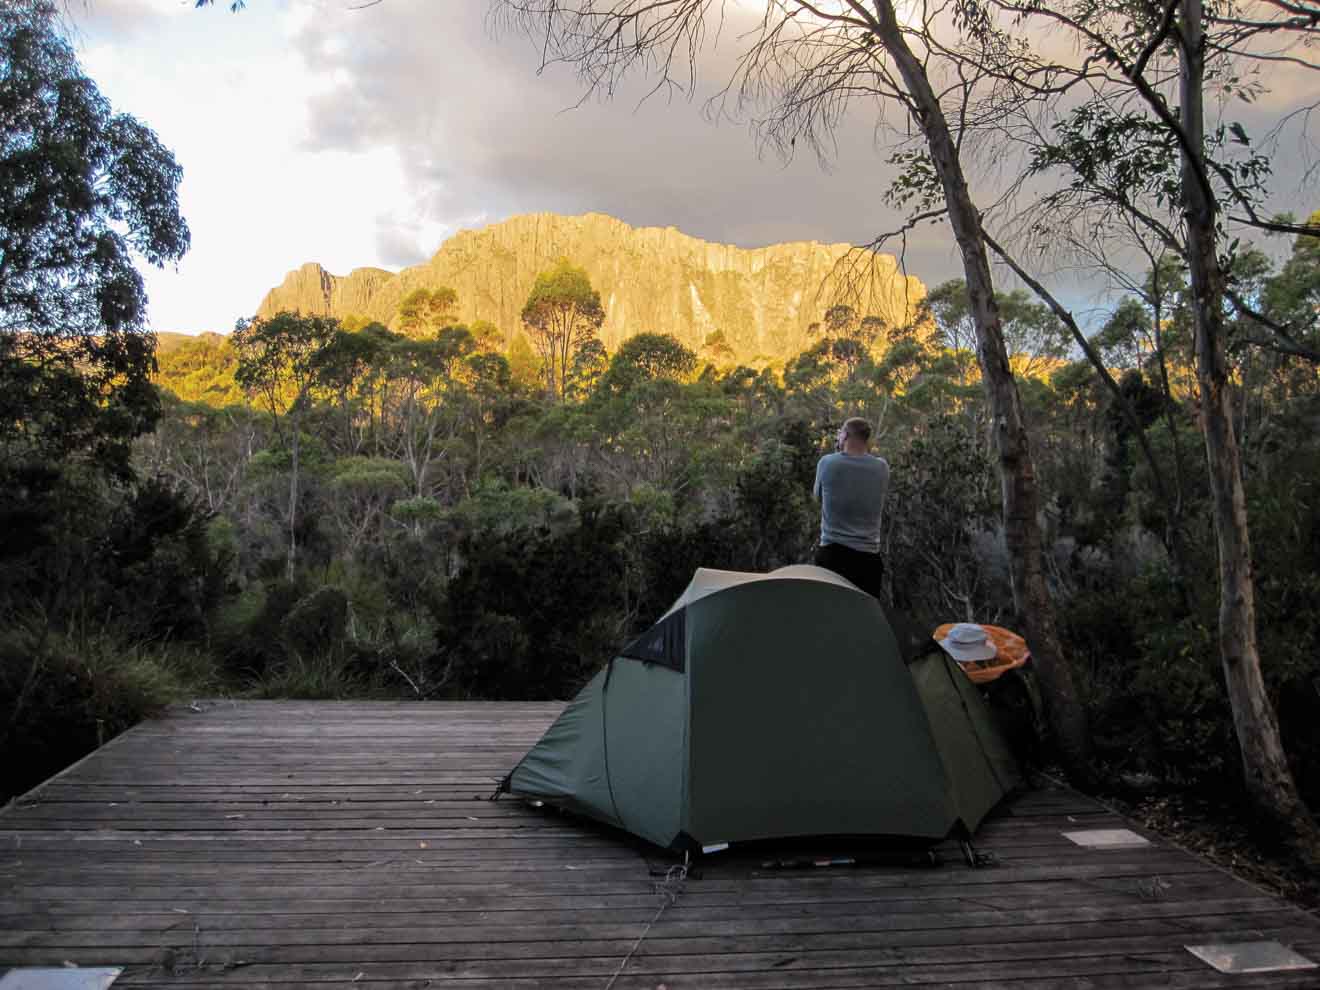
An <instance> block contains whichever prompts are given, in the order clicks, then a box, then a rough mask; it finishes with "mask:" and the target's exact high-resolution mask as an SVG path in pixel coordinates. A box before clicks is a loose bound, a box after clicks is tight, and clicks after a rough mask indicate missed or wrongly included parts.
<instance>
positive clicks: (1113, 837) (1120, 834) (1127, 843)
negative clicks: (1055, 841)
mask: <svg viewBox="0 0 1320 990" xmlns="http://www.w3.org/2000/svg"><path fill="white" fill-rule="evenodd" d="M1063 837H1064V838H1065V839H1067V840H1068V841H1069V842H1072V843H1074V844H1076V845H1079V846H1082V847H1083V848H1085V849H1135V848H1136V847H1138V846H1148V845H1150V840H1149V839H1145V838H1142V837H1141V836H1140V835H1137V833H1136V832H1134V831H1132V830H1131V829H1129V828H1090V829H1085V830H1084V831H1081V832H1064V833H1063Z"/></svg>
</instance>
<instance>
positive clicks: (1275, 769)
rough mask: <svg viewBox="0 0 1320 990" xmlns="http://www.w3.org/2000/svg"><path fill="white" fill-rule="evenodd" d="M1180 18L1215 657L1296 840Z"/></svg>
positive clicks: (1257, 772) (1212, 210)
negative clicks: (1263, 647) (1211, 524)
mask: <svg viewBox="0 0 1320 990" xmlns="http://www.w3.org/2000/svg"><path fill="white" fill-rule="evenodd" d="M1182 12H1183V40H1182V45H1181V46H1180V48H1179V59H1180V63H1181V79H1180V83H1181V94H1180V96H1181V104H1182V125H1183V128H1184V130H1185V136H1186V138H1187V142H1186V145H1185V146H1184V148H1183V174H1182V185H1183V211H1184V216H1185V219H1186V224H1187V263H1188V267H1189V269H1190V271H1191V281H1192V310H1193V314H1194V318H1195V329H1196V372H1197V380H1198V383H1199V385H1200V391H1201V395H1200V416H1201V430H1202V432H1203V433H1204V435H1205V454H1206V462H1207V465H1208V467H1209V471H1210V491H1211V498H1212V502H1213V511H1214V520H1215V537H1216V540H1217V543H1218V551H1219V656H1220V661H1221V662H1222V664H1223V668H1224V679H1225V681H1226V682H1227V684H1228V697H1229V702H1230V704H1231V705H1232V708H1233V725H1234V728H1235V729H1236V730H1237V738H1238V748H1239V750H1240V752H1241V755H1242V767H1243V777H1244V780H1245V782H1246V788H1247V792H1248V794H1249V795H1250V796H1251V799H1252V800H1253V801H1254V802H1255V804H1256V806H1257V807H1258V808H1259V809H1260V811H1262V812H1263V813H1264V814H1265V815H1266V816H1267V817H1268V818H1270V819H1271V820H1272V821H1273V823H1274V824H1276V825H1278V826H1280V827H1281V828H1283V829H1284V830H1285V834H1290V835H1293V836H1297V835H1299V834H1303V833H1306V832H1308V831H1310V830H1312V829H1313V827H1314V826H1313V823H1312V822H1311V820H1310V816H1309V814H1308V813H1307V810H1306V806H1305V805H1304V804H1303V803H1302V800H1301V797H1300V796H1299V795H1298V793H1297V787H1296V784H1294V782H1293V777H1292V772H1291V771H1290V769H1289V767H1288V761H1287V758H1286V757H1285V756H1284V752H1283V743H1282V741H1281V740H1280V739H1279V728H1278V723H1277V722H1276V720H1275V717H1274V708H1273V706H1272V705H1271V704H1270V700H1269V696H1268V695H1267V694H1266V691H1265V681H1264V678H1263V677H1262V676H1261V669H1260V654H1259V651H1258V649H1257V644H1256V603H1255V587H1254V581H1253V578H1252V572H1251V537H1250V533H1249V531H1248V528H1247V500H1246V493H1245V491H1244V489H1243V485H1242V464H1241V458H1240V456H1239V450H1238V444H1237V438H1236V436H1235V435H1234V429H1233V402H1232V392H1231V390H1230V388H1229V382H1228V362H1227V357H1226V355H1225V351H1224V327H1223V299H1224V272H1223V269H1222V268H1221V266H1220V264H1219V258H1218V255H1217V254H1216V245H1215V214H1216V212H1217V210H1218V206H1217V204H1216V203H1215V202H1214V200H1213V199H1212V198H1211V196H1210V193H1209V190H1207V189H1206V187H1205V185H1204V183H1203V176H1205V174H1206V173H1205V161H1204V151H1203V149H1204V114H1205V110H1204V104H1203V99H1202V90H1203V76H1204V69H1205V62H1204V60H1205V55H1204V51H1203V48H1202V44H1203V38H1202V29H1201V0H1182Z"/></svg>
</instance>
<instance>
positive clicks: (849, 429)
mask: <svg viewBox="0 0 1320 990" xmlns="http://www.w3.org/2000/svg"><path fill="white" fill-rule="evenodd" d="M843 432H844V433H846V434H847V435H848V436H850V437H856V438H857V439H858V440H861V441H862V442H863V443H867V442H869V441H870V439H871V424H870V423H868V422H867V421H866V420H864V419H862V417H860V416H854V417H852V419H847V420H844V423H843Z"/></svg>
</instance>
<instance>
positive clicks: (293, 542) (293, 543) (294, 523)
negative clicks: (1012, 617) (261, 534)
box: [285, 419, 301, 581]
mask: <svg viewBox="0 0 1320 990" xmlns="http://www.w3.org/2000/svg"><path fill="white" fill-rule="evenodd" d="M298 427H299V424H298V421H297V420H296V419H295V420H294V421H293V448H292V453H293V458H292V459H293V464H292V469H291V470H290V471H289V558H288V561H287V562H286V564H285V573H286V574H287V575H288V578H289V580H290V581H292V580H293V572H294V564H295V560H296V558H297V555H298V536H297V533H298V434H299V433H300V432H301V431H300V430H299V428H298Z"/></svg>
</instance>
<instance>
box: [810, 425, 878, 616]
mask: <svg viewBox="0 0 1320 990" xmlns="http://www.w3.org/2000/svg"><path fill="white" fill-rule="evenodd" d="M870 443H871V424H870V423H868V422H867V421H866V420H864V419H861V418H859V417H853V418H852V419H849V420H847V421H846V422H845V423H844V424H843V426H841V427H840V428H839V436H838V440H837V442H836V444H835V451H836V452H835V453H833V454H826V455H825V456H824V457H822V458H821V459H820V463H818V464H817V465H816V486H815V488H814V489H813V491H812V494H813V495H815V497H816V498H818V499H820V549H818V550H817V551H816V565H817V566H818V567H826V568H829V569H830V570H831V571H834V573H836V574H839V575H842V576H843V577H845V578H847V579H848V580H849V581H851V582H852V583H853V584H855V585H857V587H859V588H861V589H862V590H863V591H865V592H867V593H868V594H871V595H874V596H875V597H877V598H879V597H880V590H881V582H882V579H883V578H884V564H883V562H882V561H881V559H880V514H881V512H882V510H883V509H884V505H885V494H886V493H887V492H888V491H889V462H888V461H886V460H885V459H884V458H883V457H874V456H872V455H871V454H870V453H869V452H868V450H867V448H868V447H869V446H870Z"/></svg>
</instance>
